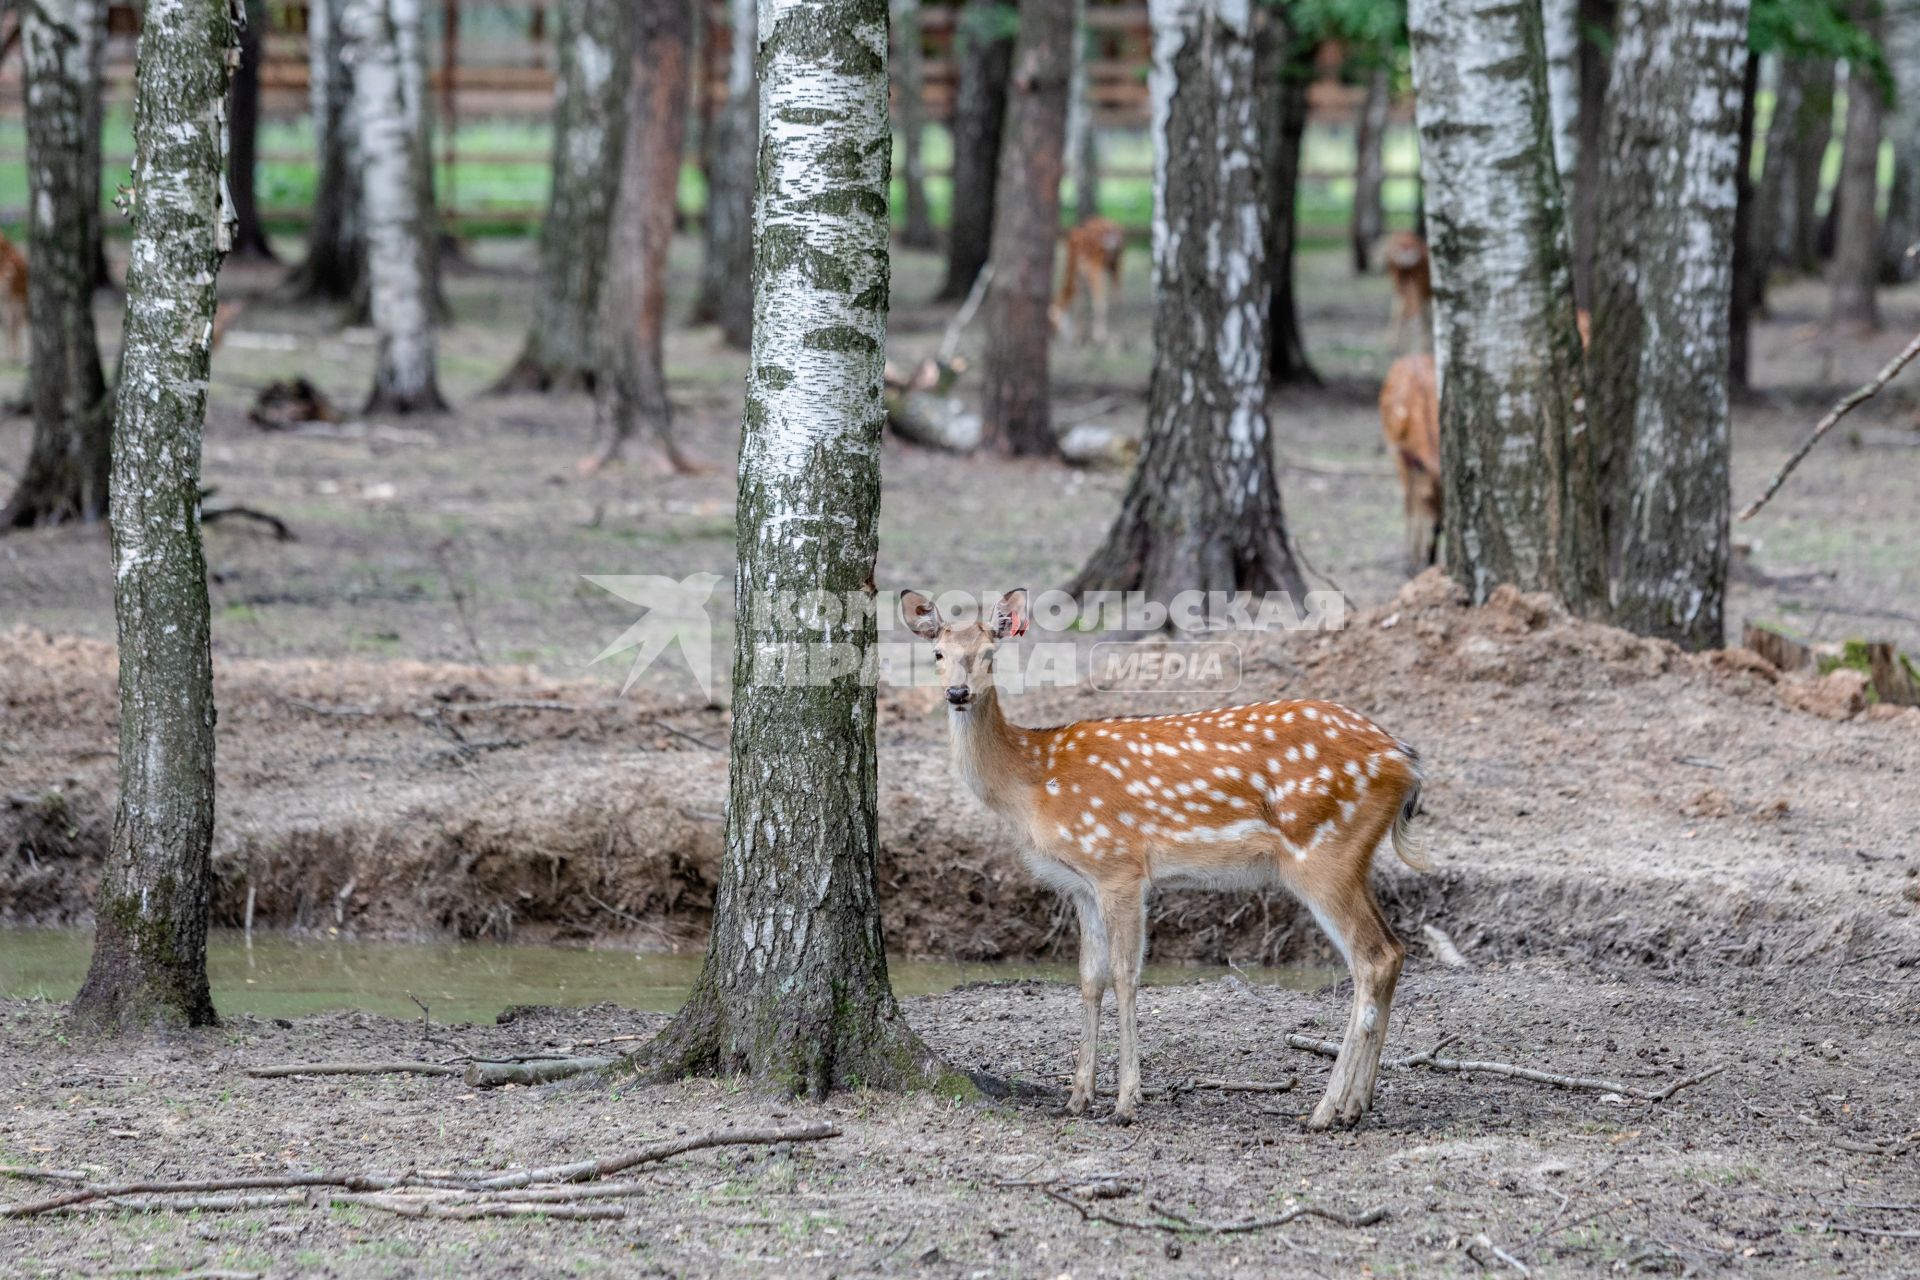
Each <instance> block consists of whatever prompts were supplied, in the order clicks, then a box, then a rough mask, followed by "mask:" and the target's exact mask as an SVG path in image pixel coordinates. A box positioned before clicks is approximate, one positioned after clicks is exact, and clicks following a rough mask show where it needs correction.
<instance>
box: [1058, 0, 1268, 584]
mask: <svg viewBox="0 0 1920 1280" xmlns="http://www.w3.org/2000/svg"><path fill="white" fill-rule="evenodd" d="M1148 12H1149V14H1150V15H1151V17H1152V20H1153V32H1154V37H1153V66H1152V71H1151V73H1150V76H1149V85H1150V87H1151V91H1152V95H1153V119H1154V124H1155V135H1156V136H1155V138H1154V153H1153V154H1154V161H1153V163H1154V182H1153V191H1154V205H1153V217H1154V227H1153V293H1154V312H1153V376H1152V382H1151V385H1150V387H1149V390H1148V408H1147V434H1146V440H1145V442H1144V447H1143V448H1142V451H1141V454H1140V462H1139V464H1138V466H1137V467H1136V468H1135V469H1134V473H1133V479H1132V482H1131V483H1130V484H1129V486H1128V489H1127V494H1126V497H1125V498H1124V499H1123V500H1122V502H1121V506H1120V514H1119V516H1118V517H1117V518H1116V519H1115V521H1114V524H1113V528H1112V529H1111V530H1110V531H1109V532H1108V534H1107V538H1106V541H1105V543H1104V544H1102V546H1101V547H1100V549H1099V550H1098V551H1096V552H1094V554H1093V558H1092V560H1091V561H1089V562H1088V564H1087V567H1086V568H1084V569H1082V570H1081V571H1080V575H1079V577H1078V578H1076V579H1075V580H1074V582H1073V585H1072V586H1071V588H1070V590H1072V591H1073V592H1074V593H1076V594H1081V593H1085V592H1089V591H1140V592H1143V593H1145V595H1146V596H1147V598H1148V599H1151V600H1155V601H1158V602H1161V603H1166V602H1168V601H1170V600H1171V599H1172V597H1173V596H1175V595H1177V594H1178V593H1180V592H1183V591H1209V592H1212V591H1218V592H1228V593H1233V592H1241V591H1251V592H1263V591H1276V590H1279V591H1288V592H1292V593H1293V594H1294V595H1295V596H1296V597H1298V596H1300V595H1301V594H1303V591H1304V586H1303V583H1302V582H1301V578H1300V571H1299V569H1298V567H1297V566H1296V565H1295V563H1294V558H1293V553H1292V551H1291V550H1290V548H1289V547H1288V545H1287V530H1286V520H1285V517H1284V516H1283V514H1282V512H1281V508H1280V485H1279V481H1278V480H1277V479H1276V478H1275V475H1274V466H1273V442H1272V439H1271V436H1270V432H1269V428H1268V423H1267V411H1266V395H1267V378H1266V369H1265V368H1264V367H1263V366H1264V363H1265V358H1266V350H1267V342H1266V336H1267V335H1266V325H1267V322H1268V316H1269V314H1270V310H1269V306H1268V299H1267V287H1268V286H1267V279H1268V274H1267V272H1266V270H1265V265H1266V264H1265V262H1264V258H1265V256H1266V253H1267V245H1268V238H1267V233H1266V232H1267V229H1266V227H1265V225H1264V224H1265V222H1266V221H1267V217H1266V208H1267V202H1266V200H1265V195H1266V192H1267V186H1266V182H1265V175H1264V174H1263V173H1262V168H1263V166H1264V158H1263V148H1262V140H1261V130H1262V125H1263V120H1262V116H1263V114H1264V112H1263V110H1262V103H1261V100H1260V98H1261V95H1260V94H1259V93H1258V92H1257V90H1256V86H1255V74H1256V68H1257V67H1259V66H1260V65H1262V63H1263V60H1262V59H1261V58H1259V57H1258V56H1257V55H1256V51H1255V43H1256V39H1257V35H1256V32H1255V31H1254V30H1253V29H1252V28H1253V25H1254V23H1255V22H1257V21H1259V17H1258V15H1257V14H1254V13H1250V11H1249V9H1248V8H1247V6H1245V5H1235V4H1234V3H1233V2H1232V0H1153V2H1152V5H1151V7H1150V8H1149V10H1148Z"/></svg>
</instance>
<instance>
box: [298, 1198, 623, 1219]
mask: <svg viewBox="0 0 1920 1280" xmlns="http://www.w3.org/2000/svg"><path fill="white" fill-rule="evenodd" d="M331 1200H332V1202H333V1203H334V1204H351V1205H361V1206H364V1207H366V1208H368V1209H378V1210H380V1211H381V1212H383V1213H393V1214H398V1215H399V1216H401V1217H403V1218H525V1217H532V1216H536V1215H537V1216H539V1217H542V1218H624V1217H626V1216H627V1207H626V1206H625V1205H621V1204H575V1205H564V1204H563V1205H554V1206H551V1207H548V1206H544V1205H538V1204H514V1203H507V1202H504V1201H499V1200H480V1201H457V1200H454V1201H450V1200H444V1199H441V1200H428V1199H422V1198H420V1197H417V1196H391V1195H386V1196H382V1195H334V1196H332V1197H331Z"/></svg>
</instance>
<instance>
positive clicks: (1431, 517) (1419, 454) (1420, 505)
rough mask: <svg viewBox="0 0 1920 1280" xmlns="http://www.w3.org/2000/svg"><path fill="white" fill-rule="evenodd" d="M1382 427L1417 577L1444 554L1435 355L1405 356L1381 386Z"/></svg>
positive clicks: (1410, 563)
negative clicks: (1398, 482) (1394, 474)
mask: <svg viewBox="0 0 1920 1280" xmlns="http://www.w3.org/2000/svg"><path fill="white" fill-rule="evenodd" d="M1380 428H1381V431H1382V432H1383V433H1384V434H1385V436H1386V438H1387V452H1388V453H1391V454H1392V455H1393V465H1394V469H1395V470H1396V471H1398V472H1399V473H1400V496H1401V500H1402V502H1403V504H1404V507H1405V514H1406V548H1407V572H1408V573H1409V574H1415V573H1419V572H1420V571H1421V570H1422V569H1424V568H1426V567H1427V566H1428V565H1430V564H1432V563H1434V561H1435V560H1436V559H1438V558H1439V554H1440V522H1441V519H1442V517H1443V516H1444V514H1445V512H1444V510H1443V506H1442V499H1441V489H1442V486H1441V482H1440V386H1439V382H1438V380H1437V378H1436V377H1435V375H1434V368H1433V357H1432V356H1430V355H1428V354H1427V353H1426V352H1424V351H1422V352H1419V353H1418V354H1416V355H1410V356H1401V357H1400V358H1399V359H1398V360H1395V361H1394V362H1393V365H1392V367H1390V368H1389V369H1388V370H1387V380H1386V382H1385V383H1384V384H1383V385H1382V386H1381V388H1380Z"/></svg>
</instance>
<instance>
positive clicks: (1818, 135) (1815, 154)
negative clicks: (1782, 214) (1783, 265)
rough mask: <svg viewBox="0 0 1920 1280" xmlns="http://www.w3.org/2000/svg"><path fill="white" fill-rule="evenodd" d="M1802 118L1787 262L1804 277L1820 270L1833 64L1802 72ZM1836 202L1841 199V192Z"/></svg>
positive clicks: (1810, 65) (1816, 63)
mask: <svg viewBox="0 0 1920 1280" xmlns="http://www.w3.org/2000/svg"><path fill="white" fill-rule="evenodd" d="M1800 70H1801V72H1802V75H1801V78H1800V118H1799V121H1798V127H1797V128H1796V129H1795V131H1794V137H1793V174H1792V178H1793V182H1792V210H1791V213H1792V216H1791V217H1790V218H1789V219H1788V222H1787V233H1788V234H1789V235H1790V236H1791V237H1792V239H1791V241H1790V246H1789V250H1788V259H1787V260H1788V261H1789V262H1790V263H1791V264H1792V265H1793V268H1794V269H1795V270H1796V271H1799V272H1800V273H1801V274H1802V275H1812V274H1814V273H1815V272H1817V271H1819V270H1820V258H1821V256H1822V255H1821V249H1820V239H1821V236H1820V228H1821V220H1820V215H1819V204H1820V185H1821V179H1820V175H1821V172H1822V170H1823V169H1824V168H1825V166H1826V162H1827V149H1828V147H1830V146H1831V145H1832V143H1833V99H1834V92H1833V91H1834V80H1835V77H1834V63H1833V59H1831V58H1810V59H1807V60H1805V61H1804V62H1803V63H1802V65H1801V68H1800ZM1834 194H1835V198H1836V199H1837V198H1838V196H1839V193H1838V191H1836V192H1835V193H1834Z"/></svg>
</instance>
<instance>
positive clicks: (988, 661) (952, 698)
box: [900, 589, 1027, 711]
mask: <svg viewBox="0 0 1920 1280" xmlns="http://www.w3.org/2000/svg"><path fill="white" fill-rule="evenodd" d="M900 617H901V619H902V620H903V621H904V622H905V623H906V624H907V627H908V629H909V630H911V631H912V632H913V634H915V635H917V636H919V637H920V638H921V639H922V640H931V641H932V642H933V660H934V662H935V663H937V664H938V666H939V671H940V682H941V684H942V685H943V686H944V687H945V688H946V691H947V705H948V706H950V707H952V708H953V709H954V710H955V711H965V710H966V709H967V704H968V703H970V702H972V701H973V697H974V695H975V694H976V693H980V692H983V691H985V690H987V689H990V688H992V687H993V653H994V650H995V649H996V648H998V647H999V644H1000V642H1001V641H1002V640H1004V639H1006V638H1007V637H1008V636H1017V635H1019V634H1021V633H1022V632H1024V631H1025V630H1026V629H1027V593H1026V591H1025V590H1024V589H1020V590H1015V591H1009V592H1007V594H1005V595H1003V596H1001V597H1000V600H999V602H998V603H997V604H995V605H994V606H993V613H992V614H991V616H989V617H988V618H986V619H985V620H983V621H968V622H949V621H948V620H946V619H944V618H942V617H941V616H940V610H939V608H938V607H937V606H936V605H935V604H934V603H933V601H931V600H929V599H927V597H925V596H923V595H921V594H920V593H919V592H918V591H907V592H903V593H902V594H901V596H900Z"/></svg>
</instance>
